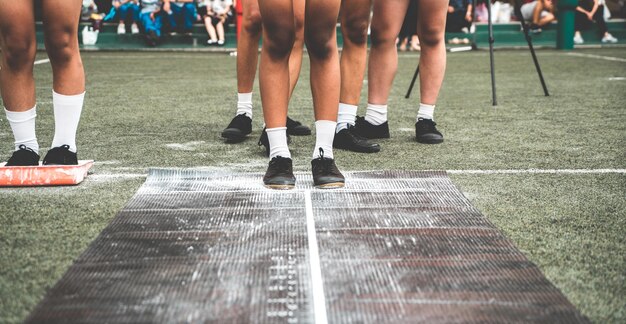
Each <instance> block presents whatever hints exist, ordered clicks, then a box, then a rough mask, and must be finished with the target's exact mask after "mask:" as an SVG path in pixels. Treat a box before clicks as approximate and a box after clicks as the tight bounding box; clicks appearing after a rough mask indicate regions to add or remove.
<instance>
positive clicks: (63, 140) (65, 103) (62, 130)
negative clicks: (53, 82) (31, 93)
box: [52, 91, 85, 153]
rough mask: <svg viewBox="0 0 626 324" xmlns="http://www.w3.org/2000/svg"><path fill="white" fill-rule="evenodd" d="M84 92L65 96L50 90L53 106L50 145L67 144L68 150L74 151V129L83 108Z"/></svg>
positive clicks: (76, 128) (76, 127)
mask: <svg viewBox="0 0 626 324" xmlns="http://www.w3.org/2000/svg"><path fill="white" fill-rule="evenodd" d="M84 99H85V93H84V92H83V93H81V94H78V95H73V96H65V95H62V94H58V93H56V92H54V91H52V106H53V107H54V139H53V140H52V147H58V146H61V145H69V146H70V151H72V152H74V153H76V131H77V130H78V122H79V121H80V113H81V112H82V110H83V101H84Z"/></svg>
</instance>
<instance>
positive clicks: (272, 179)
mask: <svg viewBox="0 0 626 324" xmlns="http://www.w3.org/2000/svg"><path fill="white" fill-rule="evenodd" d="M263 184H264V185H265V186H266V187H267V188H270V189H293V188H294V187H295V186H296V177H295V176H294V175H293V163H292V161H291V159H289V158H284V157H282V156H277V157H275V158H273V159H272V160H271V161H270V164H269V166H268V167H267V172H265V176H264V177H263Z"/></svg>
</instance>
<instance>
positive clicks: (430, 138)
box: [415, 118, 443, 144]
mask: <svg viewBox="0 0 626 324" xmlns="http://www.w3.org/2000/svg"><path fill="white" fill-rule="evenodd" d="M435 126H437V124H436V123H435V122H434V121H433V120H432V119H424V118H419V119H418V120H417V123H415V139H416V140H417V141H418V142H420V143H423V144H439V143H442V142H443V135H441V133H440V132H439V131H438V130H437V128H436V127H435Z"/></svg>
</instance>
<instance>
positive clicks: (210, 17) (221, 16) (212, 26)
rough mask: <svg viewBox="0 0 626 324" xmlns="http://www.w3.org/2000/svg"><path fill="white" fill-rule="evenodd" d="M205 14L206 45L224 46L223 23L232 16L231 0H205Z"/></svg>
mask: <svg viewBox="0 0 626 324" xmlns="http://www.w3.org/2000/svg"><path fill="white" fill-rule="evenodd" d="M206 7H207V14H206V16H204V17H203V18H204V26H205V27H206V31H207V33H208V34H209V40H208V41H207V44H208V45H219V46H224V43H225V41H226V40H225V38H224V25H226V24H227V23H228V21H229V20H230V18H231V17H232V10H233V1H232V0H206Z"/></svg>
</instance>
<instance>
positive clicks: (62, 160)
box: [43, 145, 78, 165]
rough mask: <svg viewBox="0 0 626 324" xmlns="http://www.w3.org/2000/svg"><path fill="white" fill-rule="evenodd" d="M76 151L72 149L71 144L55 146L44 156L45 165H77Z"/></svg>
mask: <svg viewBox="0 0 626 324" xmlns="http://www.w3.org/2000/svg"><path fill="white" fill-rule="evenodd" d="M77 164H78V158H77V156H76V153H74V152H72V151H70V146H69V145H61V146H57V147H53V148H51V149H50V151H48V153H46V156H45V157H44V158H43V165H77Z"/></svg>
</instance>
